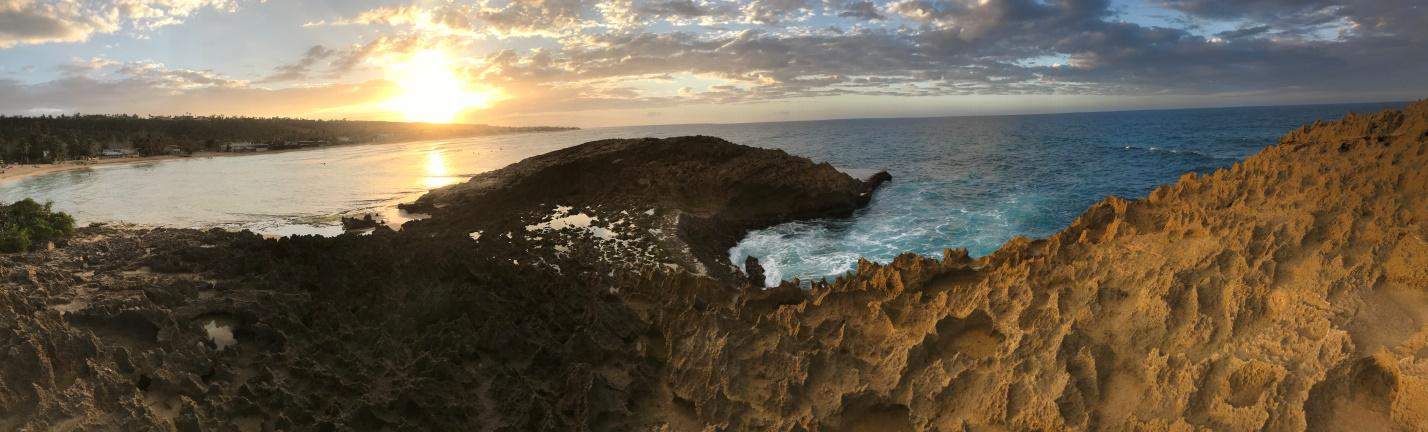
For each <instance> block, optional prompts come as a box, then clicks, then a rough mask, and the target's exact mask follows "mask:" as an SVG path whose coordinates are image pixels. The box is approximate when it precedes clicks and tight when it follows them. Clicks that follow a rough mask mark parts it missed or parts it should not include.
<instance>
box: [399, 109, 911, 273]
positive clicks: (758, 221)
mask: <svg viewBox="0 0 1428 432" xmlns="http://www.w3.org/2000/svg"><path fill="white" fill-rule="evenodd" d="M891 178H892V176H890V175H888V173H887V172H879V173H878V174H877V175H875V176H874V177H873V178H871V179H868V180H866V181H860V180H858V179H854V178H852V177H849V176H848V175H847V174H844V173H842V172H840V171H838V170H837V169H835V168H834V167H833V166H832V165H829V164H827V163H814V162H812V161H810V160H808V159H807V158H802V157H797V156H792V155H789V154H788V153H785V152H783V151H782V150H769V149H761V148H755V147H748V146H743V145H738V144H734V143H730V142H728V141H725V140H723V139H719V138H715V137H707V136H689V137H676V138H665V139H656V138H645V139H615V140H603V141H595V142H590V143H585V144H581V145H578V146H574V147H570V148H566V149H562V150H557V151H554V152H550V153H547V154H544V155H540V156H535V157H532V158H529V159H526V160H523V161H520V162H517V163H515V164H512V165H510V166H508V167H505V168H502V169H499V170H495V171H491V172H488V173H484V174H481V175H477V176H476V177H474V178H472V179H471V180H469V181H467V182H465V183H460V184H456V185H452V186H447V187H444V188H441V189H437V190H434V191H431V192H430V193H428V194H426V195H424V196H422V197H421V198H419V199H417V200H416V202H414V203H411V204H406V205H403V206H402V208H403V209H405V210H407V211H411V212H418V213H427V214H430V215H431V218H429V219H424V220H420V221H413V222H408V223H407V224H406V225H405V226H404V229H405V230H410V231H413V232H422V233H444V234H454V235H462V236H464V235H467V234H468V233H472V232H478V231H479V232H482V233H485V234H484V235H486V236H489V235H490V234H492V233H514V234H515V235H513V237H520V234H521V233H523V232H526V231H529V230H528V229H527V228H526V227H528V226H532V224H534V223H537V222H539V221H540V220H541V218H542V217H543V216H545V215H546V214H548V213H550V212H551V209H552V208H557V207H559V208H569V209H571V211H573V212H575V213H574V214H583V215H587V216H589V217H591V218H595V219H604V220H606V221H611V220H624V219H628V218H641V216H640V214H641V213H646V212H649V211H650V210H653V213H651V214H649V215H646V216H657V218H658V219H659V220H658V221H642V222H644V223H640V224H639V225H653V226H654V227H655V228H660V229H663V230H664V231H666V234H669V235H668V236H664V237H661V238H652V239H648V240H649V241H648V243H651V244H655V245H657V248H658V249H660V250H659V252H658V253H657V255H658V258H660V259H658V260H657V261H663V262H667V263H672V264H676V265H679V266H680V267H684V268H687V269H690V270H694V271H695V272H696V273H701V274H709V275H711V276H714V277H716V278H719V279H725V280H732V276H733V275H734V273H735V272H736V271H737V270H736V269H735V268H734V267H733V265H732V264H733V263H729V262H728V257H727V251H728V249H729V248H730V247H733V246H734V244H735V243H737V242H738V240H739V239H740V238H741V237H742V236H743V235H744V233H746V232H748V231H749V230H751V229H757V228H762V227H767V226H769V225H773V224H777V223H781V222H786V221H790V220H797V219H812V218H821V217H845V216H848V215H851V214H852V212H853V211H854V210H856V209H858V208H861V207H862V206H864V205H866V204H867V203H868V201H869V200H870V199H871V197H872V193H873V191H874V189H876V188H877V187H878V185H880V184H882V183H883V182H885V181H887V180H890V179H891ZM620 212H624V215H623V216H619V215H616V214H617V213H620ZM565 215H566V214H561V215H556V217H561V216H565ZM643 219H654V218H643ZM607 228H608V227H607ZM628 234H630V235H633V236H643V235H644V234H642V233H640V232H630V233H628ZM488 238H489V237H488ZM515 243H516V244H517V247H516V248H514V249H527V250H528V249H532V248H531V247H530V246H529V244H527V243H524V242H522V241H521V240H519V239H517V240H516V241H515ZM690 258H692V259H690Z"/></svg>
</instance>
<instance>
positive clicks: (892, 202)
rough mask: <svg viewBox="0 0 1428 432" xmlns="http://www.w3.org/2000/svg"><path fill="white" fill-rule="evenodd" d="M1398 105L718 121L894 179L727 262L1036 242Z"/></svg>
mask: <svg viewBox="0 0 1428 432" xmlns="http://www.w3.org/2000/svg"><path fill="white" fill-rule="evenodd" d="M1402 105H1403V104H1354V105H1319V106H1295V107H1255V108H1218V109H1192V110H1170V111H1135V112H1106V113H1080V114H1055V115H1026V116H1004V117H955V118H925V119H868V120H839V121H825V122H806V123H770V124H751V125H738V126H730V127H731V128H738V131H737V132H735V131H733V130H731V131H728V132H724V133H723V136H726V137H730V138H731V139H734V140H736V141H737V142H743V143H748V144H752V145H758V146H766V147H777V148H781V149H785V150H787V151H789V152H791V153H794V154H799V155H804V156H808V157H811V158H813V159H815V160H826V161H829V162H832V163H833V164H834V165H837V166H840V167H849V168H859V169H874V170H875V169H886V170H888V171H889V172H890V173H892V175H893V179H894V181H893V182H892V183H890V184H888V186H887V187H886V188H885V189H883V190H881V191H879V192H878V193H877V194H876V195H875V196H874V199H873V202H872V204H871V205H869V206H868V208H866V209H864V210H862V211H860V212H858V213H857V214H856V215H855V216H854V217H853V218H851V219H846V220H820V221H807V222H798V223H789V224H784V225H780V226H777V227H773V228H770V229H766V230H762V231H758V232H754V233H751V234H750V235H749V236H748V237H747V238H746V239H745V240H744V241H743V242H742V243H740V244H739V246H738V247H736V248H734V249H733V250H731V251H730V255H731V258H733V262H735V263H742V262H743V261H744V257H745V256H748V255H753V256H756V257H759V259H760V260H761V261H762V264H763V266H764V267H765V269H766V271H767V275H768V278H769V281H770V282H771V283H772V282H774V281H777V280H779V279H788V278H792V277H800V278H802V279H804V280H808V279H810V278H814V279H816V278H821V277H824V276H829V275H837V274H840V273H842V272H845V271H849V270H851V269H852V268H853V266H854V264H855V263H856V262H857V260H858V257H860V256H861V257H866V258H869V259H872V260H874V261H881V262H886V261H889V260H891V259H892V258H893V257H895V256H897V255H898V254H899V253H902V252H905V251H911V252H916V253H920V254H926V255H932V256H938V255H940V254H941V252H942V250H943V249H944V248H957V247H965V248H967V249H969V251H970V252H971V253H972V255H973V256H980V255H985V254H988V253H991V252H992V251H994V250H996V249H997V248H998V247H1000V246H1001V244H1002V243H1004V242H1005V241H1007V240H1009V239H1010V238H1011V237H1013V236H1016V235H1026V236H1031V237H1041V236H1047V235H1050V234H1053V233H1055V232H1056V231H1058V230H1060V229H1061V228H1063V227H1065V226H1066V225H1068V224H1070V222H1071V221H1072V220H1074V219H1075V218H1076V217H1077V216H1078V215H1080V214H1081V212H1082V211H1084V210H1085V209H1086V207H1087V206H1089V205H1091V204H1094V203H1095V202H1096V201H1099V200H1100V199H1102V198H1104V197H1106V196H1110V195H1116V196H1121V197H1125V198H1140V197H1144V196H1145V195H1146V194H1148V193H1149V192H1150V191H1151V190H1152V189H1154V188H1155V187H1156V186H1157V185H1161V184H1165V183H1170V182H1173V181H1175V180H1176V179H1177V178H1179V177H1180V176H1181V175H1182V174H1184V173H1186V172H1208V171H1213V170H1215V169H1218V168H1223V167H1227V166H1229V165H1231V164H1233V163H1234V162H1235V161H1238V160H1241V159H1244V158H1245V157H1247V156H1249V155H1252V154H1254V153H1256V152H1258V151H1259V150H1261V149H1263V148H1264V147H1266V146H1268V145H1271V144H1274V143H1275V142H1277V141H1278V139H1279V137H1280V136H1282V135H1284V134H1285V133H1287V132H1289V131H1290V130H1292V129H1294V128H1297V127H1299V126H1301V125H1304V124H1308V123H1312V122H1313V121H1314V120H1316V119H1325V120H1330V119H1336V118H1339V117H1342V116H1343V115H1344V114H1345V113H1348V112H1351V111H1352V112H1359V113H1365V112H1374V111H1378V110H1380V109H1384V108H1397V107H1401V106H1402Z"/></svg>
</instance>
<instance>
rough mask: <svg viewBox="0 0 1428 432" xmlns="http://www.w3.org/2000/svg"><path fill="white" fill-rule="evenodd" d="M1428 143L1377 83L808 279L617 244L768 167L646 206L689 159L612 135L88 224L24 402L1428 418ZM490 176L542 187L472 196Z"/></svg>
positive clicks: (44, 307) (687, 413)
mask: <svg viewBox="0 0 1428 432" xmlns="http://www.w3.org/2000/svg"><path fill="white" fill-rule="evenodd" d="M631 145H635V144H628V143H627V144H619V143H615V144H602V145H591V146H589V147H587V148H585V149H582V150H573V151H574V152H581V151H590V152H592V153H591V154H588V155H582V156H579V157H576V156H573V155H567V156H569V157H568V158H565V160H566V161H567V162H570V163H574V164H575V165H570V166H572V167H574V166H580V165H579V163H580V162H578V161H580V160H586V158H591V159H601V158H604V159H602V160H603V161H604V162H606V163H613V162H614V161H615V160H616V159H619V160H622V161H623V160H625V159H624V158H621V157H611V156H609V155H611V154H616V153H618V152H620V151H621V150H612V151H609V152H606V151H603V150H600V149H602V148H603V147H602V146H611V147H612V148H619V147H622V146H631ZM597 150H599V151H597ZM1425 153H1428V103H1419V104H1416V105H1414V106H1412V107H1410V108H1409V109H1407V110H1405V111H1404V112H1384V113H1380V114H1375V115H1372V116H1351V117H1349V118H1346V119H1345V120H1343V121H1340V122H1334V123H1328V124H1316V125H1314V126H1310V127H1306V128H1303V129H1300V130H1298V131H1295V132H1293V133H1291V134H1289V135H1288V136H1286V137H1285V138H1284V139H1283V140H1282V142H1281V143H1280V144H1279V145H1277V146H1274V147H1271V148H1269V149H1267V150H1265V151H1264V152H1262V153H1261V154H1259V155H1256V156H1254V157H1251V158H1250V159H1248V160H1246V161H1244V162H1243V163H1240V164H1236V165H1235V166H1234V167H1233V168H1230V169H1226V170H1221V171H1219V172H1216V173H1214V174H1212V175H1208V176H1195V175H1187V176H1186V177H1184V178H1182V179H1181V180H1180V181H1179V182H1178V183H1176V184H1175V185H1171V186H1166V187H1162V188H1160V189H1157V190H1156V191H1155V192H1153V193H1152V194H1151V195H1150V196H1149V197H1148V198H1147V199H1145V200H1140V201H1126V200H1122V199H1117V198H1110V199H1107V200H1105V201H1103V202H1101V203H1099V204H1097V205H1095V206H1093V207H1092V208H1091V209H1089V210H1088V211H1087V212H1086V213H1085V214H1084V215H1083V216H1082V217H1081V218H1080V219H1078V220H1077V221H1076V222H1075V223H1074V224H1072V225H1071V226H1070V227H1068V228H1066V229H1065V230H1063V231H1062V232H1060V233H1058V234H1057V235H1055V236H1052V237H1050V238H1047V239H1041V240H1028V239H1016V240H1013V241H1011V242H1009V243H1008V244H1007V245H1006V246H1004V247H1003V248H1002V249H1001V250H999V251H997V252H996V253H994V254H992V255H989V256H986V257H982V258H977V259H972V258H970V257H968V256H967V254H966V253H965V252H964V251H948V252H947V253H945V254H944V256H943V257H942V258H941V259H932V258H926V257H919V256H914V255H904V256H902V257H899V258H898V259H896V260H895V261H894V262H892V263H888V264H885V265H881V264H874V263H863V264H861V265H860V266H859V269H858V270H857V272H856V273H855V274H853V275H852V276H851V277H849V278H845V279H840V280H837V281H834V282H831V283H815V284H813V286H812V288H811V289H807V290H805V289H801V288H799V287H798V286H797V285H796V284H793V283H786V284H784V285H783V286H780V287H777V288H772V289H767V290H763V289H752V288H749V287H748V286H747V284H742V283H737V281H733V280H729V279H724V278H718V277H709V276H702V275H699V274H696V273H695V272H693V271H686V270H691V269H690V268H689V267H682V268H675V269H669V268H667V267H666V266H664V265H663V264H671V263H668V262H665V263H658V264H660V265H641V266H634V267H625V266H620V265H617V264H618V262H619V261H620V260H621V259H623V258H622V257H624V255H618V254H616V255H611V252H610V251H609V250H607V249H605V248H604V247H603V246H601V245H606V244H607V243H604V242H603V241H605V240H608V239H610V238H613V239H619V240H625V239H626V238H625V237H623V234H621V233H624V232H627V231H635V230H649V229H656V230H658V229H660V228H661V227H666V228H668V227H669V226H667V225H660V223H661V222H660V221H662V220H664V219H660V216H659V215H663V214H676V215H682V214H690V215H694V216H698V217H701V218H713V220H725V219H723V218H722V217H716V216H719V215H722V214H724V212H725V211H727V210H718V209H719V208H720V206H721V205H722V206H727V207H724V208H726V209H727V208H732V207H735V206H732V205H729V203H734V202H744V201H739V200H738V199H736V197H737V196H738V194H726V195H724V196H722V198H710V199H707V200H706V199H701V198H689V199H688V200H687V201H684V200H681V199H680V198H677V197H678V196H679V195H674V196H675V197H676V198H667V199H669V200H670V201H667V202H665V201H659V202H660V205H658V206H655V207H657V209H656V211H655V212H652V214H650V215H645V213H643V212H638V211H634V210H638V209H639V208H643V206H645V205H648V204H646V203H647V202H654V201H656V200H660V199H666V198H659V197H664V196H666V195H667V194H675V193H678V191H679V190H681V189H680V187H678V186H656V185H655V184H654V183H653V182H651V183H650V184H649V185H648V187H649V188H651V189H657V191H655V192H649V194H646V195H640V194H639V192H630V194H631V196H637V197H639V200H631V201H621V200H622V199H623V198H621V196H623V193H621V192H618V191H616V190H615V189H610V191H611V192H608V193H609V195H600V194H601V193H604V192H598V191H602V190H606V189H602V188H605V187H609V186H608V184H605V183H598V182H595V181H594V180H595V179H596V178H598V177H591V178H586V177H579V176H580V175H583V174H581V173H585V172H594V171H587V170H600V169H602V168H600V167H602V166H609V165H608V164H600V165H598V166H597V165H591V166H588V167H585V168H582V169H574V168H572V169H567V170H557V171H553V172H558V173H566V174H569V175H572V176H576V177H578V178H571V179H570V181H567V182H536V183H535V184H537V185H539V184H544V186H529V187H530V189H524V187H525V186H520V185H522V184H524V183H523V182H521V181H519V180H518V179H520V178H527V179H536V178H542V177H545V175H544V174H540V175H531V174H529V173H527V174H521V173H520V172H517V171H520V170H526V169H531V170H537V171H540V170H543V169H548V168H549V167H551V166H557V165H559V164H555V163H551V164H545V165H542V164H537V163H531V164H526V166H525V168H520V169H515V168H516V166H513V167H512V169H511V170H510V171H506V172H505V174H503V175H509V176H511V177H501V178H504V179H505V180H502V181H498V182H495V183H494V184H504V185H509V186H506V187H509V188H511V191H510V192H500V191H490V190H485V189H480V188H477V189H472V190H471V191H466V192H461V190H462V189H463V188H452V189H450V190H447V191H444V192H442V193H440V194H437V195H433V196H432V197H431V198H429V199H425V200H423V202H422V204H423V205H425V206H427V207H426V208H427V209H429V210H431V211H433V213H434V217H433V219H432V221H430V222H423V223H419V224H413V225H411V226H409V227H408V228H409V229H408V230H404V231H402V232H391V231H384V230H378V231H376V232H374V233H373V234H371V235H369V236H359V235H344V236H341V237H338V238H333V239H322V238H302V237H299V238H291V239H282V240H267V239H261V238H258V237H257V236H254V235H251V234H243V233H227V232H222V231H210V232H200V231H193V230H136V229H123V228H106V227H91V228H85V229H82V230H81V231H80V233H79V234H78V236H77V237H76V239H74V240H73V241H71V242H69V244H67V245H64V246H63V247H61V248H58V249H55V250H53V251H41V252H36V253H31V254H26V255H4V256H0V316H3V317H4V319H0V352H3V353H4V356H5V357H4V359H5V361H4V362H3V363H0V430H11V429H19V430H47V429H59V430H69V429H75V428H78V429H85V430H149V429H159V430H245V431H247V430H252V431H258V430H666V431H685V430H810V431H811V430H831V431H838V430H879V431H881V430H894V431H895V430H1270V431H1280V430H1305V429H1308V430H1424V429H1428V391H1425V390H1424V389H1428V327H1425V323H1428V321H1425V320H1428V270H1424V269H1428V242H1425V239H1428V173H1425V172H1424V171H1423V169H1422V168H1423V167H1424V166H1428V154H1425ZM755 159H762V158H755ZM775 159H776V157H775ZM731 160H739V159H738V158H737V157H736V158H733V159H731ZM740 163H741V164H742V163H744V162H740ZM523 164H525V162H523ZM649 164H653V165H655V166H653V167H649V166H647V167H646V168H657V165H658V164H656V163H654V162H649ZM776 165H777V164H776ZM518 166H519V164H518ZM805 166H807V167H814V168H812V169H813V170H819V171H821V170H823V168H818V167H816V166H813V165H811V164H808V165H805ZM542 167H544V168H542ZM830 169H831V168H830ZM533 172H534V171H533ZM541 172H551V171H541ZM603 172H604V173H605V174H607V175H611V176H617V175H618V176H623V175H626V174H619V173H615V172H611V171H610V170H609V169H606V171H603ZM673 172H676V171H669V172H664V173H661V174H657V175H654V176H652V177H649V178H651V179H676V180H679V179H682V178H683V179H688V178H690V177H679V176H673V175H670V173H673ZM678 172H684V171H678ZM695 172H707V171H698V170H696V171H695ZM799 172H811V171H799ZM629 175H637V174H629ZM637 176H638V175H637ZM818 176H821V174H818V175H814V177H815V178H817V177H818ZM497 177H500V176H492V177H491V178H497ZM619 178H623V179H629V178H631V177H619ZM635 178H638V177H635ZM738 178H739V179H743V178H744V177H738ZM828 178H829V179H832V178H833V177H832V176H831V175H830V176H829V177H828ZM511 179H517V180H511ZM729 180H731V181H732V180H735V179H734V178H731V179H729ZM633 181H634V182H635V183H623V184H625V185H640V183H638V180H633ZM691 181H692V180H691ZM692 182H693V183H692V185H690V186H689V187H688V189H687V190H690V191H700V192H699V193H701V194H702V193H705V191H707V190H709V189H706V187H708V188H710V189H713V186H712V183H711V184H710V185H708V186H697V185H700V184H701V183H699V182H698V181H692ZM834 183H841V184H842V186H837V187H830V188H827V189H829V190H833V189H836V190H844V191H845V190H849V189H850V188H852V187H866V186H865V185H863V184H859V183H857V182H852V181H851V180H848V179H844V180H829V181H828V182H827V183H826V184H830V185H832V184H834ZM561 184H565V185H564V186H562V185H561ZM614 184H622V183H614ZM823 184H825V182H824V181H822V180H817V181H814V180H809V181H808V183H806V184H804V186H803V187H809V188H812V189H810V190H820V188H821V187H822V186H819V185H823ZM574 185H579V186H574ZM471 187H473V188H475V187H476V186H471ZM572 187H579V188H580V191H577V192H571V193H570V194H568V195H560V193H565V192H560V191H564V190H566V189H561V188H572ZM758 187H764V186H758ZM625 189H627V190H636V191H638V190H643V188H632V187H627V188H625ZM546 193H551V194H557V195H551V196H549V197H545V196H542V195H540V194H546ZM585 193H593V194H594V195H591V196H596V197H601V199H602V200H603V201H590V202H585V201H579V200H578V199H577V198H576V197H579V196H584V194H585ZM709 193H713V192H709ZM468 194H469V195H468ZM691 196H693V195H691ZM808 196H822V195H819V194H811V195H808ZM839 196H841V197H845V198H847V199H851V200H853V201H852V202H854V203H856V198H853V197H850V196H849V195H847V194H846V193H843V194H842V195H839ZM492 197H496V198H499V199H502V200H507V201H506V202H509V203H511V204H509V205H510V207H509V208H512V209H514V208H522V207H520V206H525V205H532V204H531V203H534V204H533V205H534V206H533V207H529V209H530V213H527V214H524V215H523V216H522V217H527V218H530V219H522V220H519V221H515V220H506V221H504V222H500V223H502V224H506V225H505V226H493V225H480V224H482V223H485V222H481V221H478V220H475V219H464V216H462V215H464V214H465V213H464V212H457V211H456V209H459V208H462V207H465V208H467V209H469V210H470V211H480V210H476V207H475V206H476V204H478V203H481V202H487V201H478V198H479V199H481V200H486V199H492ZM766 198H767V199H774V197H772V196H770V197H766ZM840 199H841V198H840ZM755 201H757V200H755ZM828 202H840V201H839V200H834V199H830V200H828ZM616 203H620V204H625V205H629V204H638V205H639V206H640V207H636V208H633V209H631V208H622V209H619V210H616V208H615V207H611V208H610V209H608V211H605V210H604V208H603V207H600V206H602V205H611V206H613V205H614V204H616ZM542 205H544V206H546V207H542ZM556 205H563V206H570V207H569V208H564V209H561V210H560V211H558V212H556V214H554V215H548V214H547V213H548V212H549V211H550V210H549V209H550V208H551V207H554V206H556ZM700 205H705V206H706V207H700ZM577 206H579V207H580V208H577ZM753 207H755V208H757V207H758V206H753ZM814 207H818V206H814ZM711 208H712V209H714V210H710V209H711ZM700 209H704V210H705V211H704V212H703V213H701V212H699V211H698V210H700ZM823 210H827V209H823ZM587 211H589V212H595V211H604V212H603V213H600V214H597V215H593V216H592V215H589V214H586V213H583V212H587ZM821 211H822V210H820V211H818V212H811V213H819V212H821ZM620 212H624V213H620ZM758 214H760V213H758V212H756V211H750V212H748V213H735V215H739V216H738V217H729V219H731V220H736V221H747V220H756V219H758V218H757V217H754V216H751V215H758ZM616 215H621V216H616ZM635 215H639V216H635ZM791 215H793V214H792V213H790V214H785V216H791ZM577 216H582V217H577ZM646 216H647V218H646ZM617 217H619V218H622V219H620V221H621V223H619V224H616V223H614V222H613V221H612V220H613V219H615V218H617ZM595 219H599V220H600V221H601V222H592V220H595ZM769 222H770V221H767V220H766V221H763V222H760V223H769ZM582 223H583V224H582ZM522 224H525V225H522ZM526 225H530V226H535V229H528V228H527V226H526ZM617 225H618V226H617ZM626 225H630V226H633V227H634V228H625V226H626ZM730 225H731V226H732V225H737V223H730ZM473 228H474V229H473ZM596 228H598V229H596ZM679 228H680V225H678V224H676V225H674V226H673V229H676V230H678V229H679ZM602 230H603V231H602ZM676 232H681V233H687V232H688V231H676ZM505 233H512V234H513V235H512V236H511V238H510V239H509V240H510V241H504V240H502V241H491V240H492V239H504V238H506V236H505V235H504V234H505ZM518 234H524V236H521V235H518ZM557 234H561V236H562V237H561V239H562V240H561V241H562V243H560V244H549V238H550V237H556V236H557ZM577 234H578V235H577ZM522 237H526V238H531V237H541V238H542V239H541V240H528V241H527V240H518V239H520V238H522ZM682 241H688V242H689V243H686V244H693V245H695V246H696V247H698V246H701V244H699V242H700V241H701V240H699V238H698V237H694V238H691V239H688V240H682ZM522 242H524V243H522ZM519 246H535V247H536V249H539V250H540V251H546V250H547V249H549V250H551V251H558V253H555V252H552V253H545V252H539V253H538V252H530V251H525V250H518V249H517V248H518V247H519ZM555 246H562V247H564V248H565V249H564V250H557V249H555ZM643 247H651V246H647V245H646V246H643ZM652 247H655V248H656V249H659V250H666V249H660V248H663V247H664V246H659V245H656V246H652ZM513 257H516V258H513ZM673 264H676V267H678V266H679V263H673Z"/></svg>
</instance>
